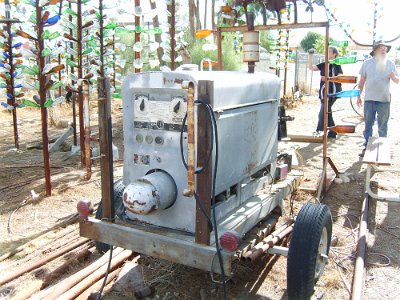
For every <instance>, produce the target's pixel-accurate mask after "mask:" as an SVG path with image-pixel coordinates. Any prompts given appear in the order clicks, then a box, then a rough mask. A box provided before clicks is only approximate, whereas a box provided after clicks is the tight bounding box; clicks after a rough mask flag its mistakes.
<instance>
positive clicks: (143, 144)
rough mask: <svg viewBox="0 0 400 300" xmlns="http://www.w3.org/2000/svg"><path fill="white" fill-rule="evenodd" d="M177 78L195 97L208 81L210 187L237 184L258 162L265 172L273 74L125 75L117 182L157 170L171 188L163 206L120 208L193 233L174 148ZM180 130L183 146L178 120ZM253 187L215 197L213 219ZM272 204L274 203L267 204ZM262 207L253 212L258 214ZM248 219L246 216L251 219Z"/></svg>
mask: <svg viewBox="0 0 400 300" xmlns="http://www.w3.org/2000/svg"><path fill="white" fill-rule="evenodd" d="M184 81H191V82H193V83H194V87H195V99H198V95H199V94H200V93H199V89H201V88H202V85H204V84H206V83H210V82H211V83H212V87H213V88H212V92H211V93H210V95H209V96H210V97H209V101H210V104H211V107H212V109H213V111H214V113H215V116H216V119H217V126H218V143H219V157H218V172H217V177H216V194H220V193H224V192H226V191H229V190H230V189H231V188H232V187H235V186H238V187H239V188H240V187H241V186H243V185H245V184H246V183H247V182H249V181H250V178H251V176H252V175H253V174H255V173H256V172H258V171H259V170H262V169H266V170H268V174H264V176H265V177H266V182H268V181H270V180H269V178H272V176H273V174H274V170H275V161H276V156H277V143H278V138H277V133H278V130H277V126H278V104H279V96H280V95H279V93H280V81H279V78H277V77H276V76H274V75H272V74H269V73H255V74H248V73H244V72H150V73H140V74H134V75H131V76H128V77H127V78H126V79H125V81H124V84H123V110H124V119H123V127H124V145H125V147H124V149H125V150H124V178H123V181H124V184H125V186H128V185H129V184H131V183H133V182H135V181H137V180H139V179H140V178H142V177H144V176H146V175H147V174H150V173H152V172H157V171H160V170H161V171H163V172H165V173H167V174H169V175H170V176H171V177H172V179H173V181H174V182H175V184H176V191H177V192H176V199H175V201H174V202H173V203H172V205H170V206H169V207H167V208H165V209H155V210H154V211H152V212H151V213H148V214H137V213H133V212H132V211H129V210H127V216H128V218H129V219H131V220H136V221H140V222H144V223H147V224H152V225H156V226H160V227H165V228H171V229H177V230H182V231H185V232H190V233H193V232H195V214H196V202H195V199H194V197H185V196H183V195H182V191H183V190H184V189H185V188H186V187H187V171H186V169H185V167H184V165H183V163H182V160H181V149H180V134H181V129H182V121H183V118H184V116H185V113H186V104H187V90H185V89H183V88H182V82H184ZM195 116H196V111H195ZM197 130H198V128H196V130H195V131H196V132H197ZM183 131H184V134H183V136H184V142H183V152H184V153H185V154H187V132H186V128H184V129H183ZM196 142H197V138H196ZM213 161H214V162H215V151H214V152H213ZM260 188H262V186H260V187H257V188H252V189H251V191H250V190H249V191H248V192H242V193H238V194H237V195H236V196H235V197H226V199H225V201H221V202H218V203H217V205H216V207H215V209H216V214H217V220H218V221H221V222H222V220H226V219H227V217H229V215H230V214H231V213H232V211H234V210H237V208H238V207H239V206H240V205H243V204H244V203H245V202H246V201H247V200H248V199H250V198H251V197H252V196H254V195H255V193H257V190H259V189H260ZM273 208H274V205H272V206H271V207H269V208H268V211H271V210H272V209H273ZM268 211H264V212H263V213H262V214H261V213H260V218H262V217H263V216H265V215H266V213H268ZM256 221H257V220H256V219H252V220H251V222H252V223H254V222H256ZM252 226H254V224H249V225H248V226H244V227H240V226H237V228H239V227H240V228H242V229H241V230H239V234H240V235H243V234H245V233H246V230H248V229H249V228H251V227H252Z"/></svg>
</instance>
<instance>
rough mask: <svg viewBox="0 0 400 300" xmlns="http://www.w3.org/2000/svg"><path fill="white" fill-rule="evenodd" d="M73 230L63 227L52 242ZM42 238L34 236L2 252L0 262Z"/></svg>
mask: <svg viewBox="0 0 400 300" xmlns="http://www.w3.org/2000/svg"><path fill="white" fill-rule="evenodd" d="M73 231H77V229H76V228H74V229H72V230H71V229H70V228H65V229H64V230H62V231H60V236H58V237H57V239H55V240H53V241H52V242H54V241H56V240H58V239H60V238H63V237H65V236H66V235H68V234H70V233H72V232H73ZM42 239H43V236H39V237H37V238H35V239H33V240H30V241H29V242H27V243H25V244H22V245H20V246H18V247H17V248H15V249H13V250H10V251H8V252H6V253H4V254H3V255H2V256H0V262H1V261H3V260H6V259H7V258H10V257H12V256H14V255H15V254H17V253H20V252H23V250H25V249H26V248H27V247H28V246H29V245H33V244H34V242H35V241H39V240H42ZM42 250H43V249H42ZM21 254H23V253H21ZM29 254H30V253H29ZM26 256H27V254H26Z"/></svg>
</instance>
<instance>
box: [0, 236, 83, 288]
mask: <svg viewBox="0 0 400 300" xmlns="http://www.w3.org/2000/svg"><path fill="white" fill-rule="evenodd" d="M88 241H89V240H88V239H85V238H82V239H81V240H79V241H77V242H75V243H73V244H70V245H68V246H66V247H64V248H60V249H59V250H58V251H56V252H54V253H52V254H50V255H49V256H45V257H43V258H42V259H39V260H38V261H36V262H34V263H31V264H28V265H25V266H23V267H22V268H21V269H17V270H15V271H14V272H12V273H11V274H8V275H7V276H5V277H3V278H0V286H1V285H3V284H5V283H8V282H10V281H12V280H14V279H15V278H17V277H19V276H21V275H22V274H25V273H27V272H29V271H32V270H34V269H36V268H39V267H40V266H43V265H44V264H46V263H47V262H49V261H52V260H53V259H55V258H57V257H59V256H61V255H63V254H64V253H67V252H69V251H71V250H72V249H75V248H77V247H79V246H81V245H83V244H84V243H87V242H88Z"/></svg>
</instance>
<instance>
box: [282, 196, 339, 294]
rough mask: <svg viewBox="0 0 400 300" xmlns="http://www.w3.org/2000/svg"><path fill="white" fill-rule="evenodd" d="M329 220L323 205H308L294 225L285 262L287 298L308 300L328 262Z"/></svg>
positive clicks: (327, 210)
mask: <svg viewBox="0 0 400 300" xmlns="http://www.w3.org/2000/svg"><path fill="white" fill-rule="evenodd" d="M331 236H332V217H331V212H330V210H329V208H328V207H327V206H326V205H321V204H311V203H307V204H306V205H304V206H303V207H302V208H301V210H300V212H299V214H298V216H297V219H296V223H295V224H294V228H293V233H292V237H291V242H290V245H289V253H288V260H287V293H288V298H289V299H310V298H311V296H312V294H313V293H314V286H315V283H316V282H317V281H318V279H319V278H320V277H321V275H322V273H323V271H324V268H325V265H326V263H327V262H328V253H329V247H330V244H331Z"/></svg>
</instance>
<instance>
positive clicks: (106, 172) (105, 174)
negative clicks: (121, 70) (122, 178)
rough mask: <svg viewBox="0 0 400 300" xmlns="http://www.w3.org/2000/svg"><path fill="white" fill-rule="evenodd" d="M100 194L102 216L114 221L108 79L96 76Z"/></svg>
mask: <svg viewBox="0 0 400 300" xmlns="http://www.w3.org/2000/svg"><path fill="white" fill-rule="evenodd" d="M97 82H98V83H97V88H98V90H97V94H98V99H99V100H98V107H99V112H98V114H99V140H100V170H101V196H102V203H103V218H104V219H105V220H108V221H111V222H114V213H115V212H114V188H113V181H114V177H113V153H112V121H111V94H110V80H109V79H108V78H98V80H97Z"/></svg>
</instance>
